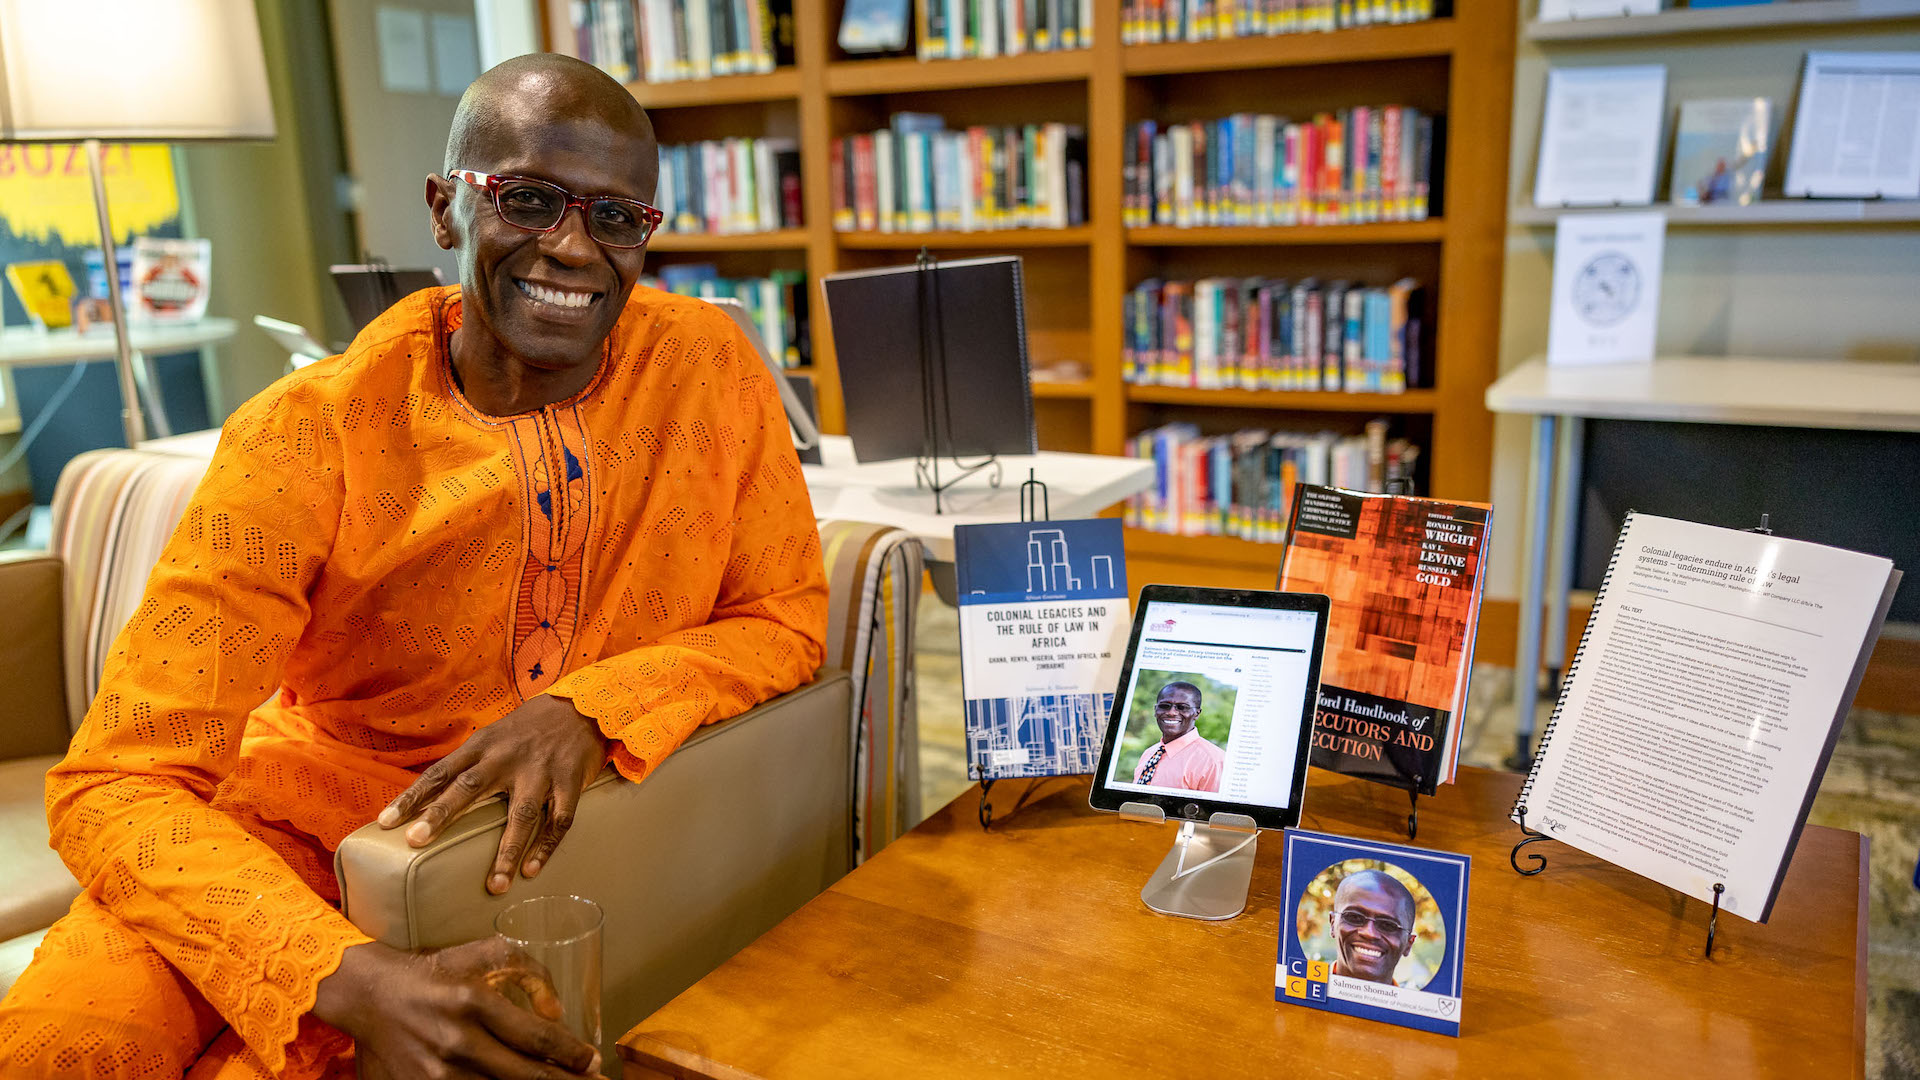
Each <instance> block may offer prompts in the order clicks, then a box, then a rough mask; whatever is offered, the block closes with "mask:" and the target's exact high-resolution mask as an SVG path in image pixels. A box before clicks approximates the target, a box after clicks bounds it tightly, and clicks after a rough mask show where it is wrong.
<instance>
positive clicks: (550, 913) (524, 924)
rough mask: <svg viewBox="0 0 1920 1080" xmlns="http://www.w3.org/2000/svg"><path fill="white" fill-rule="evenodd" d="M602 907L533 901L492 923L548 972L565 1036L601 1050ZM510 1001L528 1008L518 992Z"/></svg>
mask: <svg viewBox="0 0 1920 1080" xmlns="http://www.w3.org/2000/svg"><path fill="white" fill-rule="evenodd" d="M601 921H602V918H601V914H600V905H599V904H596V903H594V902H593V901H591V900H588V899H585V898H583V897H578V896H536V897H534V898H532V899H530V900H522V901H520V902H519V903H517V904H514V905H512V906H511V907H508V908H507V909H506V910H504V911H502V912H501V913H500V914H499V915H497V916H495V918H494V920H493V929H494V931H495V932H496V933H498V934H499V935H500V936H501V937H503V938H505V939H506V940H507V941H508V942H509V943H510V944H512V945H514V946H515V947H517V948H518V949H520V950H521V951H522V952H524V953H526V954H527V955H528V956H529V957H532V958H533V959H534V960H536V961H538V962H539V963H541V964H543V965H545V966H546V969H547V975H548V977H549V978H551V979H552V980H553V989H554V992H555V993H557V994H558V995H559V997H560V1008H561V1016H560V1017H558V1019H559V1021H560V1022H561V1023H562V1024H565V1025H566V1027H567V1030H569V1031H571V1032H573V1033H574V1034H575V1035H578V1036H579V1037H580V1038H581V1040H582V1041H584V1042H586V1043H587V1044H588V1045H590V1046H593V1047H595V1048H596V1049H597V1048H598V1047H599V1046H600V924H601ZM507 996H508V997H509V998H511V999H513V1001H514V1002H515V1003H516V1004H518V1005H521V1006H523V1007H528V1008H531V1007H532V1005H531V1002H530V1001H529V1000H528V999H527V998H526V997H525V995H524V994H522V993H520V992H519V991H518V988H512V989H510V990H509V992H508V995H507Z"/></svg>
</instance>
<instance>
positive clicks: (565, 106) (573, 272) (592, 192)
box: [427, 56, 659, 404]
mask: <svg viewBox="0 0 1920 1080" xmlns="http://www.w3.org/2000/svg"><path fill="white" fill-rule="evenodd" d="M461 114H462V115H461V116H460V117H457V118H456V120H455V131H454V133H453V135H452V137H450V138H449V140H448V148H447V154H448V162H447V167H448V170H449V172H451V171H452V170H454V169H468V170H472V171H474V172H479V173H490V174H493V175H496V176H519V177H528V178H531V179H536V180H544V181H546V182H547V183H549V184H553V185H556V186H558V187H560V188H563V189H565V190H566V191H569V192H571V193H573V194H574V195H577V196H586V197H592V196H599V195H610V196H616V197H619V198H626V199H638V200H640V201H642V202H650V201H652V199H653V194H654V183H655V180H656V178H657V176H658V173H659V151H658V148H657V146H656V145H655V142H654V138H653V131H652V126H651V125H650V124H649V123H648V122H647V119H646V114H645V113H644V112H642V111H641V110H640V108H639V106H638V104H636V103H635V102H634V101H633V99H632V97H631V96H629V95H628V94H627V92H626V91H625V90H624V89H622V88H621V87H620V86H619V84H617V83H615V82H614V81H613V80H612V79H610V78H608V77H607V76H606V75H605V74H604V73H602V72H601V71H599V69H597V68H594V67H592V66H590V65H587V64H583V63H580V62H579V61H569V60H568V59H567V58H564V57H553V56H535V57H522V58H519V60H517V61H513V60H510V61H508V62H507V63H505V64H502V65H500V66H499V67H497V68H494V69H493V70H491V71H489V72H488V73H487V74H486V75H483V76H482V77H481V80H480V81H477V82H476V83H475V84H474V87H473V88H472V89H470V90H469V91H468V99H463V100H462V102H461ZM427 203H428V206H429V207H430V209H431V210H432V214H433V230H434V238H435V239H436V240H437V241H438V242H439V244H440V246H441V247H443V248H446V249H448V250H450V251H452V252H454V254H455V255H456V257H457V258H458V261H459V265H460V292H461V327H460V331H459V334H458V336H459V338H470V339H471V340H461V341H457V342H456V345H457V348H456V360H458V359H460V358H461V357H462V356H464V357H465V358H466V359H467V360H468V361H470V362H469V363H467V364H462V365H459V366H460V367H461V368H462V371H461V373H462V375H463V377H467V378H471V377H472V375H471V374H470V372H469V370H467V369H470V368H473V369H478V370H480V371H482V372H487V373H492V374H496V375H500V376H502V377H504V378H505V379H506V380H507V381H508V382H509V383H514V384H517V383H518V382H520V381H522V380H531V381H533V382H540V381H542V380H543V378H545V380H546V381H554V380H555V378H556V377H557V380H558V381H559V382H562V383H578V384H579V385H576V386H573V387H572V389H574V390H577V389H579V386H583V385H584V384H585V382H586V381H587V380H588V379H590V378H591V377H592V373H593V371H594V370H595V369H596V368H597V366H598V363H599V359H600V353H601V346H602V343H604V342H605V341H606V338H607V335H608V334H609V333H610V332H611V331H612V330H613V326H614V323H615V322H616V321H617V320H618V319H619V317H620V312H621V309H622V308H623V307H624V306H625V304H626V301H627V295H628V294H629V293H630V292H632V291H633V286H634V283H635V282H636V281H637V280H638V279H639V277H640V271H641V267H642V266H643V265H644V262H645V252H646V249H645V248H610V247H606V246H604V245H602V244H600V243H599V242H597V241H595V240H594V239H593V237H591V236H589V235H588V233H587V227H586V222H585V220H584V218H583V211H582V210H581V209H580V208H578V207H575V208H571V209H569V210H568V211H567V213H566V214H565V216H564V217H562V218H561V220H560V224H559V225H558V227H556V228H555V229H554V230H553V231H551V232H545V233H537V232H528V231H527V230H525V229H521V228H517V227H515V226H513V225H509V224H507V223H506V222H505V221H503V220H501V217H500V214H499V212H498V211H497V210H496V209H495V207H494V201H493V197H492V196H491V195H490V194H488V192H487V191H485V190H484V189H482V188H480V187H476V186H474V185H472V184H469V183H467V182H465V181H462V180H454V179H450V178H449V177H447V176H443V175H435V176H431V177H428V178H427ZM516 368H518V369H520V370H515V369H516ZM569 376H572V378H569ZM470 392H471V390H470ZM562 396H565V395H564V394H563V395H562ZM553 400H558V398H554V399H553ZM545 403H546V402H541V404H545Z"/></svg>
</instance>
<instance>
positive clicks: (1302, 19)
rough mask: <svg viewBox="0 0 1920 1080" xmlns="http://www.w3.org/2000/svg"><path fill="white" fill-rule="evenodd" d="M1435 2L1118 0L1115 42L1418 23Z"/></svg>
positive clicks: (1428, 14)
mask: <svg viewBox="0 0 1920 1080" xmlns="http://www.w3.org/2000/svg"><path fill="white" fill-rule="evenodd" d="M1435 9H1436V3H1435V0H1121V7H1120V42H1121V44H1123V45H1145V44H1152V43H1156V42H1162V41H1212V40H1215V39H1217V38H1241V37H1261V36H1268V37H1271V36H1277V35H1280V34H1299V33H1311V32H1313V31H1316V30H1344V29H1346V28H1348V27H1352V26H1384V25H1386V24H1389V23H1410V22H1423V21H1425V20H1427V19H1431V18H1434V17H1435V16H1436V15H1439V14H1441V12H1439V11H1437V10H1435Z"/></svg>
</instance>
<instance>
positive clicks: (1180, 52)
mask: <svg viewBox="0 0 1920 1080" xmlns="http://www.w3.org/2000/svg"><path fill="white" fill-rule="evenodd" d="M1455 27H1456V21H1455V20H1453V19H1432V20H1429V21H1427V22H1422V23H1406V24H1404V25H1400V26H1368V27H1362V28H1359V29H1354V30H1340V31H1335V32H1333V33H1330V34H1279V35H1276V36H1274V37H1247V38H1232V39H1228V40H1225V41H1176V42H1165V43H1162V44H1159V45H1126V46H1122V47H1121V50H1120V64H1121V68H1122V70H1124V71H1125V72H1126V73H1127V74H1128V75H1183V74H1192V73H1194V72H1200V71H1236V70H1244V69H1246V68H1271V67H1298V66H1304V65H1310V64H1350V63H1355V62H1358V61H1362V60H1404V59H1407V58H1409V57H1415V56H1448V55H1450V54H1451V53H1452V52H1453V46H1454V34H1455ZM1329 44H1332V45H1333V46H1334V47H1333V48H1331V49H1329V48H1328V45H1329Z"/></svg>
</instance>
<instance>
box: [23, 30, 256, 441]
mask: <svg viewBox="0 0 1920 1080" xmlns="http://www.w3.org/2000/svg"><path fill="white" fill-rule="evenodd" d="M253 4H254V0H66V2H65V3H49V2H48V0H0V142H81V143H84V144H85V146H86V153H87V167H88V170H89V172H90V173H91V175H92V178H93V203H94V209H95V211H96V212H97V213H98V215H99V218H100V254H101V255H102V256H103V258H104V259H105V262H104V264H103V265H104V266H105V267H106V271H107V296H108V299H109V302H110V304H111V306H112V309H113V333H114V342H115V344H116V346H117V347H118V354H117V356H116V365H117V367H118V371H119V376H120V407H121V411H120V416H121V419H122V421H123V422H124V423H125V425H126V434H127V445H128V446H138V445H139V444H140V443H141V442H142V441H143V440H145V438H146V434H147V425H146V418H145V417H144V416H143V415H142V413H141V411H140V398H139V395H138V392H137V389H136V384H135V381H134V371H133V344H132V341H131V340H130V339H129V337H128V335H127V311H126V304H125V301H124V300H123V298H122V297H121V295H120V263H119V260H118V258H117V256H116V255H115V253H114V243H113V229H112V227H111V225H110V224H109V222H108V219H107V189H106V182H105V178H104V176H103V172H102V165H101V154H100V143H101V141H102V140H106V141H109V142H167V143H174V142H195V141H203V140H229V139H271V138H273V136H274V129H273V98H272V95H271V93H270V92H269V90H268V88H267V63H266V56H265V55H264V54H263V53H262V52H261V48H260V24H259V22H258V20H257V18H256V16H255V14H254V8H253Z"/></svg>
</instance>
